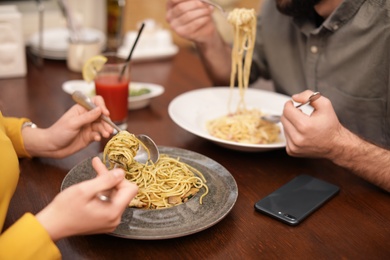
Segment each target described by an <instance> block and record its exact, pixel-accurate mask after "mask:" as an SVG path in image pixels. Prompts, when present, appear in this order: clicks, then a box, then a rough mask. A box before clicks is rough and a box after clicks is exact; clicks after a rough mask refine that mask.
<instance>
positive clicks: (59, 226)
mask: <svg viewBox="0 0 390 260" xmlns="http://www.w3.org/2000/svg"><path fill="white" fill-rule="evenodd" d="M92 166H93V168H94V169H95V170H96V172H97V173H98V176H97V177H96V178H94V179H92V180H88V181H84V182H81V183H79V184H76V185H73V186H71V187H69V188H67V189H65V190H64V191H63V192H61V193H59V194H58V195H57V196H56V197H55V198H54V200H53V201H52V202H51V203H50V204H49V205H48V206H47V207H46V208H44V209H43V210H42V211H41V212H39V213H38V214H37V215H36V218H37V219H38V221H39V222H40V223H41V224H42V226H44V228H45V229H46V230H47V231H48V233H49V235H50V237H51V238H52V240H53V241H57V240H59V239H61V238H64V237H69V236H73V235H81V234H96V233H107V232H112V231H113V230H115V228H116V227H117V226H118V224H119V223H120V220H121V216H122V213H123V211H124V210H125V209H126V208H127V207H128V205H129V203H130V201H131V200H132V199H133V198H134V196H135V195H136V194H137V192H138V187H137V186H136V185H135V184H133V183H130V182H129V181H128V180H126V179H125V178H124V171H123V170H122V169H113V170H111V171H108V169H107V168H106V167H105V165H104V164H103V163H102V162H101V160H100V159H99V158H97V157H95V158H93V160H92ZM111 189H112V190H113V191H112V193H111V195H110V198H111V200H110V202H103V201H100V200H99V199H98V198H97V195H98V194H99V193H100V192H102V191H106V190H111Z"/></svg>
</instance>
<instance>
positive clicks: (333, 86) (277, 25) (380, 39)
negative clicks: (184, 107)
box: [251, 0, 390, 147]
mask: <svg viewBox="0 0 390 260" xmlns="http://www.w3.org/2000/svg"><path fill="white" fill-rule="evenodd" d="M256 35H257V36H256V37H257V39H256V46H255V53H254V58H253V59H254V62H253V64H252V71H251V81H252V82H253V81H254V80H256V79H257V78H258V77H260V76H262V77H264V78H267V79H272V81H273V83H274V86H275V90H276V91H278V92H281V93H284V94H287V95H292V94H295V93H299V92H301V91H303V90H306V89H311V90H313V91H320V92H321V93H322V95H324V96H326V97H327V98H329V99H330V100H331V102H332V104H333V107H334V109H335V111H336V113H337V116H338V118H339V120H340V122H341V123H342V124H343V125H344V126H345V127H346V128H348V129H350V130H351V131H352V132H354V133H356V134H357V135H359V136H361V137H363V138H365V139H367V140H369V141H372V142H374V143H376V144H380V145H384V146H386V147H390V103H389V102H390V1H389V0H344V1H343V2H342V3H341V5H340V6H339V7H338V8H337V9H336V10H335V11H334V12H333V13H332V14H331V15H330V16H329V17H328V18H327V19H326V20H325V21H323V22H322V21H321V22H320V23H319V25H318V21H317V20H316V19H315V18H314V16H313V18H305V19H303V18H300V19H294V18H292V17H289V16H285V15H283V14H281V13H279V12H278V10H277V9H276V6H275V0H266V1H265V3H264V5H263V7H262V12H261V14H260V16H259V19H258V25H257V34H256Z"/></svg>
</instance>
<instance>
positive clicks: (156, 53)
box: [117, 45, 179, 61]
mask: <svg viewBox="0 0 390 260" xmlns="http://www.w3.org/2000/svg"><path fill="white" fill-rule="evenodd" d="M178 51H179V48H178V47H177V46H176V45H171V46H167V47H166V48H156V49H142V48H139V49H137V48H135V49H134V53H133V55H132V57H131V60H132V61H147V60H157V59H166V58H170V57H172V56H174V55H176V54H177V52H178ZM129 52H130V49H129V48H125V47H120V48H119V49H118V52H117V54H118V56H119V57H121V58H123V59H126V58H127V56H128V55H129Z"/></svg>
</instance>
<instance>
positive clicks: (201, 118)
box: [168, 87, 291, 152]
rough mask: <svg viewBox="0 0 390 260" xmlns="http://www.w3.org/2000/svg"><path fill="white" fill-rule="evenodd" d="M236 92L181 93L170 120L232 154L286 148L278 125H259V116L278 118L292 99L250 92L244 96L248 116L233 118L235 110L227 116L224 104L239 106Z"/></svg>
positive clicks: (225, 89)
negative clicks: (276, 116) (271, 115)
mask: <svg viewBox="0 0 390 260" xmlns="http://www.w3.org/2000/svg"><path fill="white" fill-rule="evenodd" d="M239 92H240V90H239V89H237V88H234V89H231V88H230V87H212V88H202V89H196V90H192V91H189V92H186V93H183V94H181V95H179V96H177V97H176V98H174V99H173V100H172V101H171V103H170V104H169V107H168V112H169V116H170V117H171V119H172V120H173V121H174V122H175V123H176V124H177V125H178V126H180V127H181V128H183V129H184V130H186V131H188V132H190V133H192V134H194V135H197V136H199V137H202V138H205V139H207V140H209V141H212V142H214V143H215V144H217V145H220V146H222V147H225V148H229V149H232V150H237V151H245V152H262V151H268V150H273V149H280V148H283V147H285V146H286V140H285V137H284V133H283V127H282V125H281V123H278V124H272V125H269V123H267V122H261V121H262V120H260V116H261V115H262V114H274V115H281V114H282V111H283V106H284V104H285V102H287V101H288V100H291V98H290V97H288V96H285V95H282V94H278V93H275V92H271V91H266V90H261V89H251V88H249V89H247V90H246V92H245V93H246V94H245V95H246V111H247V112H245V113H243V114H235V113H236V112H235V111H234V110H232V111H233V112H229V108H228V106H227V104H228V103H227V100H229V99H231V100H230V101H231V102H230V103H231V104H232V107H233V108H235V106H236V105H237V104H238V103H239V102H240V95H239ZM213 131H214V134H213ZM215 132H216V133H215ZM258 132H260V133H258ZM262 132H263V133H262ZM264 136H265V137H266V138H264ZM263 139H265V140H263ZM268 140H269V141H268Z"/></svg>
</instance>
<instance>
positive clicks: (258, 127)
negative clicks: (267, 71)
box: [206, 8, 280, 144]
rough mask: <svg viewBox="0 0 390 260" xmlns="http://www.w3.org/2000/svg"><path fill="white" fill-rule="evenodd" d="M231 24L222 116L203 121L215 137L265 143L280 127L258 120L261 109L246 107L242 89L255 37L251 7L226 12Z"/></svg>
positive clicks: (275, 134)
mask: <svg viewBox="0 0 390 260" xmlns="http://www.w3.org/2000/svg"><path fill="white" fill-rule="evenodd" d="M228 21H229V22H230V23H231V24H232V25H233V29H234V41H233V49H232V67H231V75H230V90H231V91H230V95H229V100H228V111H229V113H228V114H227V115H226V116H222V117H219V118H216V119H214V120H210V121H208V122H207V124H206V127H207V129H208V131H209V133H210V134H211V135H213V136H215V137H217V138H220V139H224V140H229V141H234V142H238V143H249V144H267V143H272V142H275V141H277V139H278V136H279V133H280V129H279V127H278V126H277V125H275V124H272V123H269V122H266V121H264V120H261V115H262V113H261V111H259V110H258V109H251V110H250V109H247V107H246V103H245V91H246V90H247V89H248V85H249V74H250V68H251V64H252V56H253V49H254V43H255V37H256V14H255V11H254V9H245V8H236V9H234V10H233V11H232V12H230V13H229V16H228ZM236 79H237V83H238V90H239V95H240V98H239V102H238V105H237V108H236V111H235V112H234V113H232V112H231V111H230V104H231V100H232V93H233V89H234V87H235V82H236Z"/></svg>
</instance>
